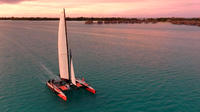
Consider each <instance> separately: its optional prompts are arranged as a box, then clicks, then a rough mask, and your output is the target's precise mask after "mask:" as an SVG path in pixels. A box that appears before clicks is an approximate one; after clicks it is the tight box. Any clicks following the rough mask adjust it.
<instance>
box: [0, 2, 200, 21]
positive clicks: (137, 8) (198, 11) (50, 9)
mask: <svg viewBox="0 0 200 112" xmlns="http://www.w3.org/2000/svg"><path fill="white" fill-rule="evenodd" d="M63 7H65V8H66V10H67V11H66V12H67V16H70V17H80V16H84V17H200V0H0V17H10V16H17V17H22V16H23V17H30V16H34V17H38V16H39V17H58V16H59V11H60V8H63Z"/></svg>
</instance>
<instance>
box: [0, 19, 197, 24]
mask: <svg viewBox="0 0 200 112" xmlns="http://www.w3.org/2000/svg"><path fill="white" fill-rule="evenodd" d="M0 20H30V21H55V20H59V18H48V17H0ZM66 20H68V21H85V24H141V23H145V24H148V23H153V24H155V23H158V22H170V23H172V24H178V25H181V24H184V25H195V26H200V18H176V17H171V18H120V17H110V18H98V17H73V18H71V17H67V18H66Z"/></svg>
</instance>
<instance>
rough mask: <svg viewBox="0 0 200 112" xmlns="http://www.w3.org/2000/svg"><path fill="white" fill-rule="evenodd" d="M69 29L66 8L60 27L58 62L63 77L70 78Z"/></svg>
mask: <svg viewBox="0 0 200 112" xmlns="http://www.w3.org/2000/svg"><path fill="white" fill-rule="evenodd" d="M67 41H68V40H67V29H66V21H65V9H63V11H62V13H61V16H60V21H59V29H58V62H59V71H60V78H61V79H68V80H69V63H68V62H69V60H68V45H67V44H68V42H67Z"/></svg>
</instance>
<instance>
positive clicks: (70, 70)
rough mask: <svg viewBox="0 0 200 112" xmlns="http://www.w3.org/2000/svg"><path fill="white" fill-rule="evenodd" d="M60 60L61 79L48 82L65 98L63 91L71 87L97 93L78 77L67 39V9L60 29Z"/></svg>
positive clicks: (61, 20)
mask: <svg viewBox="0 0 200 112" xmlns="http://www.w3.org/2000/svg"><path fill="white" fill-rule="evenodd" d="M58 62H59V72H60V80H54V79H52V80H49V81H48V82H47V83H46V84H47V86H48V87H49V88H50V89H52V90H53V91H54V92H55V93H56V94H57V95H58V96H59V97H61V98H62V99H63V100H65V101H66V100H67V97H66V96H65V94H64V93H63V91H67V90H70V87H72V86H73V87H76V88H84V89H86V90H88V91H89V92H91V93H93V94H95V93H96V91H95V89H93V88H92V87H91V86H89V85H88V84H87V83H86V82H85V80H84V79H82V80H80V79H76V77H75V72H74V66H73V61H72V52H71V50H69V46H68V39H67V27H66V21H65V9H63V11H62V13H61V16H60V21H59V29H58Z"/></svg>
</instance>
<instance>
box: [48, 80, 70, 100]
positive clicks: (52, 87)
mask: <svg viewBox="0 0 200 112" xmlns="http://www.w3.org/2000/svg"><path fill="white" fill-rule="evenodd" d="M47 86H48V87H49V88H50V89H51V90H52V91H54V92H55V93H56V94H57V95H58V96H59V97H60V98H62V99H63V100H64V101H67V97H66V96H65V94H64V93H63V92H62V91H61V90H60V89H59V88H58V87H56V86H55V85H53V84H50V83H48V82H47Z"/></svg>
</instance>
